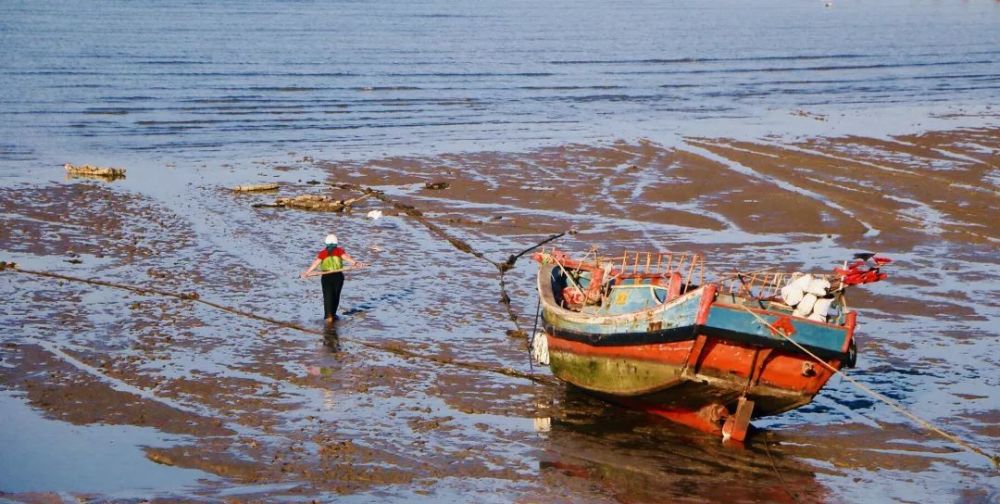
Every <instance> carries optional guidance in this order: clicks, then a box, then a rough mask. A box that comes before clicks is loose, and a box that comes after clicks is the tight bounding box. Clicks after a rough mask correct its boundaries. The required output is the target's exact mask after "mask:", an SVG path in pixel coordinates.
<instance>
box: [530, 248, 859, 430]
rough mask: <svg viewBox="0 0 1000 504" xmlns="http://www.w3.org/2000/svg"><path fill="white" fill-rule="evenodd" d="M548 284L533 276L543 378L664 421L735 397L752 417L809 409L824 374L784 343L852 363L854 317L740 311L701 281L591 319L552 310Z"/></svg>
mask: <svg viewBox="0 0 1000 504" xmlns="http://www.w3.org/2000/svg"><path fill="white" fill-rule="evenodd" d="M552 278H553V272H552V271H551V270H547V268H545V267H543V268H542V271H540V272H539V293H540V295H541V299H542V306H543V312H542V316H543V323H544V329H545V333H546V339H547V343H548V351H549V359H550V366H551V370H552V373H553V374H554V375H555V376H556V377H557V378H559V379H560V380H562V381H565V382H567V383H570V384H572V385H574V386H577V387H580V388H582V389H585V390H588V391H590V392H593V393H596V394H599V395H601V396H603V397H606V398H608V399H611V400H614V401H617V402H621V403H625V404H627V405H630V406H637V407H642V408H644V409H648V410H650V411H653V412H666V413H668V414H666V415H665V416H668V417H670V416H671V415H670V414H669V413H684V414H690V413H692V412H705V411H710V412H711V411H716V410H718V408H719V407H720V406H721V407H722V408H724V410H725V411H726V412H730V411H735V409H736V408H737V406H738V405H739V404H740V400H741V399H743V400H750V401H753V407H752V413H748V414H749V415H751V416H752V417H754V418H756V417H762V416H767V415H773V414H777V413H781V412H784V411H788V410H790V409H794V408H797V407H800V406H803V405H805V404H808V403H809V402H811V401H812V399H813V397H814V396H815V395H816V394H817V393H818V392H819V391H820V389H822V387H823V386H824V385H825V384H826V382H827V381H828V380H829V379H830V377H831V376H832V374H833V371H831V370H830V369H828V368H827V367H826V366H824V365H822V364H820V363H819V362H817V361H816V359H815V358H813V357H811V356H810V355H808V354H806V353H805V352H803V351H802V350H801V349H800V348H799V347H797V346H796V345H795V344H792V343H791V342H789V339H792V340H794V341H795V342H796V343H798V344H799V345H802V346H803V347H804V348H806V349H808V350H809V351H810V352H812V353H814V354H815V355H816V356H817V357H819V358H820V359H822V360H823V361H824V362H826V363H827V364H829V365H830V366H831V367H833V368H834V369H839V368H841V367H842V366H843V365H844V364H845V363H847V362H848V361H849V360H850V359H852V357H851V350H852V339H853V331H854V317H853V314H848V316H847V317H846V320H845V321H844V323H843V324H840V325H837V324H826V323H818V322H812V321H809V320H807V319H802V318H798V317H791V316H789V315H788V314H785V313H781V312H777V311H769V310H766V309H760V308H750V307H747V306H744V305H740V304H738V303H737V300H736V299H731V300H727V299H726V298H727V296H724V295H722V296H720V295H718V294H717V292H716V288H715V286H714V285H707V286H704V287H700V288H697V289H694V290H692V291H690V292H687V293H684V294H681V295H679V296H678V297H677V298H675V299H673V300H670V301H667V302H665V303H662V304H661V305H659V306H656V307H653V308H650V309H646V310H640V311H636V312H631V313H623V314H614V315H599V314H598V315H595V314H588V313H581V312H579V311H573V310H567V309H564V308H562V307H561V306H559V304H558V303H557V302H556V301H555V295H554V294H553V289H552V287H551V283H552V282H551V279H552ZM727 301H730V302H727ZM762 321H763V322H766V323H763V322H762ZM775 329H777V330H778V331H781V333H782V334H778V332H777V331H776V330H775ZM783 335H784V336H783ZM785 336H787V338H786V337H785ZM713 415H715V414H714V413H712V414H711V415H709V416H713ZM725 416H726V415H725V414H722V415H721V417H720V418H714V419H713V420H712V421H710V422H709V424H712V425H716V424H718V425H717V426H721V423H720V422H721V420H723V419H724V418H725ZM684 423H688V422H684Z"/></svg>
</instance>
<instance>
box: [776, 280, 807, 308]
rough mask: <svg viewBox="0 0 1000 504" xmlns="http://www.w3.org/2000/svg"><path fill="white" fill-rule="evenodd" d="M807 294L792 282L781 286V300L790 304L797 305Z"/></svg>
mask: <svg viewBox="0 0 1000 504" xmlns="http://www.w3.org/2000/svg"><path fill="white" fill-rule="evenodd" d="M804 295H805V294H804V293H803V292H802V290H801V289H799V288H797V287H795V286H794V285H792V284H788V285H786V286H784V287H782V288H781V300H782V301H784V302H785V304H786V305H788V306H795V305H797V304H799V302H800V301H802V296H804Z"/></svg>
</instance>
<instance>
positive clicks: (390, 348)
mask: <svg viewBox="0 0 1000 504" xmlns="http://www.w3.org/2000/svg"><path fill="white" fill-rule="evenodd" d="M0 271H12V272H14V273H23V274H26V275H35V276H40V277H47V278H55V279H59V280H66V281H69V282H80V283H85V284H90V285H98V286H102V287H111V288H114V289H122V290H126V291H130V292H135V293H137V294H140V295H149V294H156V295H159V296H164V297H171V298H175V299H180V300H183V301H192V302H195V303H201V304H203V305H205V306H209V307H211V308H214V309H216V310H220V311H224V312H227V313H231V314H233V315H237V316H240V317H245V318H250V319H254V320H259V321H261V322H267V323H269V324H274V325H276V326H280V327H284V328H286V329H293V330H296V331H299V332H304V333H307V334H313V335H317V336H325V335H326V334H325V333H324V332H323V331H319V330H316V329H309V328H307V327H302V326H301V325H298V324H295V323H292V322H286V321H284V320H278V319H274V318H271V317H265V316H263V315H257V314H255V313H250V312H247V311H243V310H240V309H237V308H233V307H231V306H226V305H224V304H220V303H215V302H212V301H206V300H204V299H201V297H200V296H198V294H197V293H194V292H191V293H178V292H171V291H165V290H160V289H154V288H148V287H137V286H135V285H127V284H120V283H115V282H109V281H106V280H98V279H95V278H81V277H75V276H71V275H63V274H60V273H52V272H48V271H34V270H27V269H21V268H19V267H11V266H5V267H4V268H3V270H0ZM347 341H350V342H353V343H357V344H359V345H361V346H364V347H368V348H372V349H375V350H380V351H383V352H389V353H392V354H396V355H400V356H402V357H407V358H411V359H420V360H426V361H431V362H435V363H438V364H444V365H448V366H455V367H461V368H465V369H471V370H474V371H484V372H489V373H496V374H501V375H505V376H510V377H514V378H521V379H524V380H530V381H532V382H536V383H541V384H548V385H551V384H553V383H554V381H553V379H552V378H551V377H548V376H543V375H536V374H532V373H525V372H522V371H518V370H516V369H513V368H508V367H498V366H491V365H489V364H479V363H475V362H462V361H456V360H454V359H450V358H445V357H435V356H432V355H424V354H420V353H417V352H413V351H410V350H406V349H403V348H399V347H398V346H396V345H383V344H380V343H372V342H370V341H360V340H352V339H349V340H347Z"/></svg>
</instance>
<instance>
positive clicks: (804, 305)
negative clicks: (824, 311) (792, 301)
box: [792, 294, 816, 318]
mask: <svg viewBox="0 0 1000 504" xmlns="http://www.w3.org/2000/svg"><path fill="white" fill-rule="evenodd" d="M815 304H816V296H813V295H812V294H806V295H805V296H802V301H800V302H799V305H798V306H796V307H795V311H793V312H792V315H795V316H796V317H802V318H806V317H808V316H809V315H810V314H811V313H812V310H813V305H815Z"/></svg>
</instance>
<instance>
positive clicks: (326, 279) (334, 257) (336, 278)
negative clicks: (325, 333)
mask: <svg viewBox="0 0 1000 504" xmlns="http://www.w3.org/2000/svg"><path fill="white" fill-rule="evenodd" d="M323 243H324V245H326V246H325V247H324V248H323V250H320V251H319V254H316V260H315V261H313V262H312V264H311V265H309V268H307V269H306V270H305V271H303V272H302V273H301V274H300V275H299V277H300V278H307V277H310V276H316V275H322V277H323V278H322V280H321V283H322V284H323V318H324V319H325V321H326V323H327V324H331V323H333V321H334V320H337V319H338V318H339V317H338V316H337V308H338V307H339V306H340V291H341V290H342V289H343V288H344V273H343V271H344V269H345V268H344V263H345V262H346V263H347V265H348V266H350V267H351V269H354V268H363V267H365V264H364V263H362V262H360V261H355V260H354V259H353V258H352V257H351V256H350V255H348V254H347V252H346V251H344V249H343V248H342V247H339V246H338V245H337V235H335V234H329V235H326V239H325V240H323ZM316 268H319V271H318V272H317V271H315V270H316Z"/></svg>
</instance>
